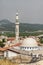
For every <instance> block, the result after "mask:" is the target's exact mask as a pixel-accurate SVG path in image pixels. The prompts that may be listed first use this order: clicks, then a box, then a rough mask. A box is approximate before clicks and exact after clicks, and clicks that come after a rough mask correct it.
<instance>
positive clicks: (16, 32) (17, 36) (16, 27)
mask: <svg viewBox="0 0 43 65" xmlns="http://www.w3.org/2000/svg"><path fill="white" fill-rule="evenodd" d="M18 20H19V18H18V13H16V23H15V35H16V43H19V21H18Z"/></svg>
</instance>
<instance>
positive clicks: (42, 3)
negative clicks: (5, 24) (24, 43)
mask: <svg viewBox="0 0 43 65" xmlns="http://www.w3.org/2000/svg"><path fill="white" fill-rule="evenodd" d="M17 9H18V12H19V19H20V20H19V21H20V22H21V23H22V22H24V23H26V22H28V23H40V24H42V23H43V0H0V20H2V19H8V20H10V21H12V22H15V16H16V12H17Z"/></svg>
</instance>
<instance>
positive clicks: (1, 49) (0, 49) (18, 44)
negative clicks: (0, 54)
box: [0, 43, 21, 51]
mask: <svg viewBox="0 0 43 65" xmlns="http://www.w3.org/2000/svg"><path fill="white" fill-rule="evenodd" d="M20 45H21V43H17V44H13V45H11V46H8V47H4V48H0V51H5V50H7V49H10V48H12V47H16V46H20Z"/></svg>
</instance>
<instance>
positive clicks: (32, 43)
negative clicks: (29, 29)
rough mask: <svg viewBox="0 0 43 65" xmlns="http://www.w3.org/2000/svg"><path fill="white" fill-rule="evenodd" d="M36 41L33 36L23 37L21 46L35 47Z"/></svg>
mask: <svg viewBox="0 0 43 65" xmlns="http://www.w3.org/2000/svg"><path fill="white" fill-rule="evenodd" d="M37 46H38V43H37V41H36V40H35V39H34V38H25V39H24V40H23V42H22V45H21V47H37Z"/></svg>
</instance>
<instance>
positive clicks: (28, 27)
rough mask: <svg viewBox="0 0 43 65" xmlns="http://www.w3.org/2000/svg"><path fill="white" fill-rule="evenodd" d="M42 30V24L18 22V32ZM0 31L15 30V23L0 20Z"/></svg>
mask: <svg viewBox="0 0 43 65" xmlns="http://www.w3.org/2000/svg"><path fill="white" fill-rule="evenodd" d="M37 30H43V24H29V23H20V32H29V31H37ZM0 31H15V23H12V22H10V21H9V20H1V21H0Z"/></svg>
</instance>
